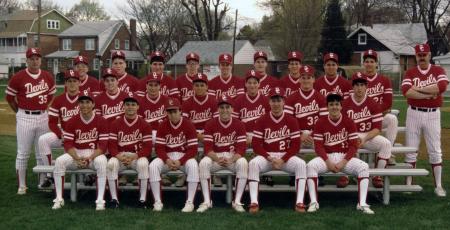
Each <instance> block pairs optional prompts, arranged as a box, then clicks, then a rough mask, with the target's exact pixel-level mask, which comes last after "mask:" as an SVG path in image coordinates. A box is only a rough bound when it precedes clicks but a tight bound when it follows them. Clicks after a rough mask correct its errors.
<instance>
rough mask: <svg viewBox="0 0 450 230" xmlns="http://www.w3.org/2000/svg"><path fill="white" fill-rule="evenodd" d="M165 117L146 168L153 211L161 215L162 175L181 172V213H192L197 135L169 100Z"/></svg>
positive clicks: (178, 106) (196, 175)
mask: <svg viewBox="0 0 450 230" xmlns="http://www.w3.org/2000/svg"><path fill="white" fill-rule="evenodd" d="M166 111H167V117H168V118H169V119H167V120H164V122H163V123H161V125H160V126H159V129H158V133H157V137H156V155H157V156H158V157H157V158H156V159H154V160H153V161H152V162H151V163H150V166H149V170H150V171H149V172H150V187H151V189H152V194H153V198H154V199H155V203H154V204H153V211H161V210H162V209H163V203H162V201H161V185H160V181H161V173H164V172H167V171H176V170H182V171H184V173H186V174H187V181H188V183H187V184H188V185H187V200H186V204H185V206H184V208H183V209H182V210H181V211H182V212H192V211H194V197H195V192H196V191H197V186H198V182H199V175H198V174H199V171H198V163H197V161H196V160H195V156H196V155H197V135H196V132H195V127H194V125H193V124H192V123H191V122H190V121H189V119H186V118H183V117H182V116H181V105H180V102H179V101H178V100H177V99H175V98H170V99H169V100H168V101H167V105H166Z"/></svg>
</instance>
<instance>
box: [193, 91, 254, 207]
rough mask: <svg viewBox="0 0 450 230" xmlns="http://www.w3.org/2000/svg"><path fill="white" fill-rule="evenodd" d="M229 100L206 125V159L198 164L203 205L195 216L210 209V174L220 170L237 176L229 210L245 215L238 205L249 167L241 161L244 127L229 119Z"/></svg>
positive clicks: (244, 160)
mask: <svg viewBox="0 0 450 230" xmlns="http://www.w3.org/2000/svg"><path fill="white" fill-rule="evenodd" d="M230 100H231V99H230V98H229V97H227V96H225V95H222V97H221V98H220V99H219V102H218V106H219V117H218V118H214V119H212V120H210V121H208V123H206V127H205V139H204V146H205V156H204V157H203V159H202V160H201V161H200V184H201V186H202V192H203V200H204V201H203V203H202V204H200V207H199V208H198V209H197V212H204V211H206V210H208V209H209V208H211V207H212V201H211V190H210V184H211V179H210V178H211V172H215V171H218V170H221V169H230V170H232V171H234V172H236V183H235V184H236V185H235V186H236V193H235V198H234V201H233V202H232V207H233V209H234V210H236V211H237V212H245V209H244V208H243V205H242V204H241V198H242V194H243V193H244V189H245V186H246V184H247V173H248V163H247V160H246V159H245V158H244V155H245V149H246V143H245V142H246V138H245V126H244V124H243V123H242V122H241V121H239V120H238V119H237V118H232V116H231V114H232V112H233V107H232V103H231V101H230Z"/></svg>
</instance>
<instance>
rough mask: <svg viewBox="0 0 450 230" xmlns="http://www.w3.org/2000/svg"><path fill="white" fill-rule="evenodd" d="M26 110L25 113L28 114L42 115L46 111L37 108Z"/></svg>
mask: <svg viewBox="0 0 450 230" xmlns="http://www.w3.org/2000/svg"><path fill="white" fill-rule="evenodd" d="M24 112H25V114H28V115H41V114H43V113H44V111H41V110H37V111H36V110H35V111H31V110H24Z"/></svg>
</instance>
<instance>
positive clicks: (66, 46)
mask: <svg viewBox="0 0 450 230" xmlns="http://www.w3.org/2000/svg"><path fill="white" fill-rule="evenodd" d="M63 50H72V39H63Z"/></svg>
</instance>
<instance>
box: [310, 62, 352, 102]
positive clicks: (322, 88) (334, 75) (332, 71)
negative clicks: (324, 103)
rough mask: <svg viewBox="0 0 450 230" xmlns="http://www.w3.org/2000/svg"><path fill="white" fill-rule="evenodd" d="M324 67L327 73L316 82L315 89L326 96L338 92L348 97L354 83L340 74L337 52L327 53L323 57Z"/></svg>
mask: <svg viewBox="0 0 450 230" xmlns="http://www.w3.org/2000/svg"><path fill="white" fill-rule="evenodd" d="M323 63H324V64H323V68H324V70H325V75H324V76H322V77H320V78H319V79H317V80H316V82H315V83H314V89H315V90H317V91H319V92H320V93H321V94H322V95H323V96H324V97H326V96H327V95H328V94H330V93H337V94H340V95H341V96H343V97H344V99H345V98H347V97H348V96H349V95H350V90H351V89H352V85H351V84H350V82H348V81H347V79H345V78H344V77H342V76H339V75H338V72H337V70H338V66H339V65H338V63H339V58H338V55H337V54H335V53H327V54H325V56H324V57H323Z"/></svg>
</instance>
